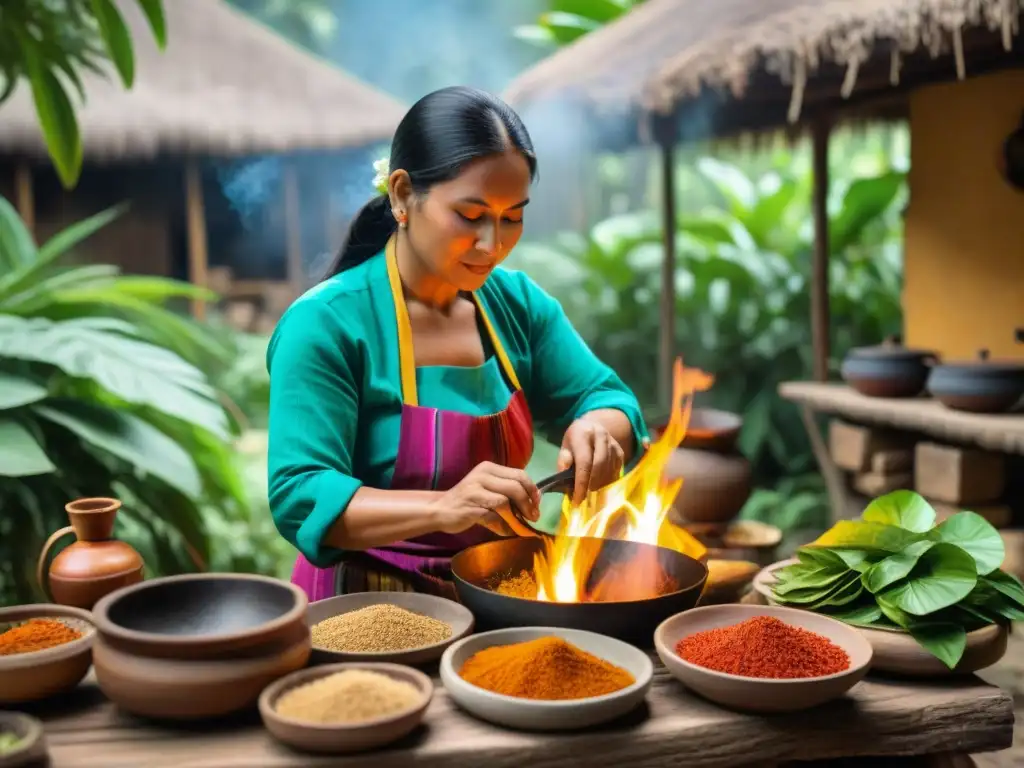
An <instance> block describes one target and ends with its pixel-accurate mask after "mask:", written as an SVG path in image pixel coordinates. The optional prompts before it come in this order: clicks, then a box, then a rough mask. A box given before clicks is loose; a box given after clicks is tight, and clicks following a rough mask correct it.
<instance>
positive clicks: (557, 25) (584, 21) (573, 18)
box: [539, 11, 601, 45]
mask: <svg viewBox="0 0 1024 768" xmlns="http://www.w3.org/2000/svg"><path fill="white" fill-rule="evenodd" d="M539 21H540V25H541V26H543V27H546V28H547V29H549V30H551V34H552V36H554V38H555V40H556V41H557V42H559V43H560V44H562V45H565V44H567V43H571V42H573V41H575V40H578V39H579V38H581V37H583V36H584V35H585V34H587V33H588V32H593V31H594V30H595V29H599V28H600V27H601V25H600V24H599V23H597V22H596V21H594V20H593V19H588V18H586V17H585V16H579V15H577V14H575V13H562V12H560V11H549V12H548V13H543V14H541V16H540V19H539Z"/></svg>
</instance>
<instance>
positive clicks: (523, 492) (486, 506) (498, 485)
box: [432, 461, 540, 533]
mask: <svg viewBox="0 0 1024 768" xmlns="http://www.w3.org/2000/svg"><path fill="white" fill-rule="evenodd" d="M539 505H540V491H538V490H537V486H536V485H535V484H534V482H533V481H532V480H531V479H530V478H529V477H528V476H527V475H526V473H525V472H524V471H523V470H521V469H512V468H510V467H503V466H501V465H500V464H493V463H491V462H489V461H485V462H483V463H481V464H477V465H476V466H475V467H474V468H473V470H472V471H471V472H470V473H469V474H468V475H466V476H465V477H464V478H463V479H462V481H461V482H460V483H459V484H458V485H456V486H455V487H454V488H452V489H451V490H449V491H446V492H445V493H444V495H442V496H441V497H440V498H439V499H438V500H437V501H436V502H434V504H433V505H432V506H433V509H434V513H435V514H436V516H437V530H439V531H442V532H443V533H462V532H463V531H465V530H467V529H469V528H471V527H472V526H474V525H477V524H481V523H484V522H486V518H488V517H491V516H494V515H497V514H500V512H501V511H502V509H503V508H504V509H506V510H507V509H509V508H512V509H514V510H515V512H517V513H518V514H519V515H520V516H521V517H522V518H523V519H524V520H528V521H530V522H535V521H536V520H537V519H538V518H539V517H540V507H539Z"/></svg>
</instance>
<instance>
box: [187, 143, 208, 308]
mask: <svg viewBox="0 0 1024 768" xmlns="http://www.w3.org/2000/svg"><path fill="white" fill-rule="evenodd" d="M185 207H186V219H187V226H188V277H189V280H190V281H191V282H192V284H193V285H198V286H200V287H202V288H206V287H207V286H208V284H209V274H208V273H209V267H210V259H209V244H208V243H207V239H206V214H205V211H204V208H203V175H202V171H201V170H200V168H199V161H198V160H196V159H195V158H189V159H188V161H187V163H186V165H185ZM192 315H193V317H195V318H196V319H197V320H205V319H206V302H205V301H204V300H203V299H193V300H192Z"/></svg>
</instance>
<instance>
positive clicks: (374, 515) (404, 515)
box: [324, 487, 442, 550]
mask: <svg viewBox="0 0 1024 768" xmlns="http://www.w3.org/2000/svg"><path fill="white" fill-rule="evenodd" d="M441 495H442V494H441V493H440V492H438V491H382V490H378V489H376V488H365V487H364V488H360V489H359V490H358V491H356V494H355V496H353V497H352V500H351V501H350V502H349V503H348V507H346V509H345V511H344V513H342V515H341V516H340V517H339V518H338V519H337V521H336V522H335V523H334V525H333V526H331V528H330V530H329V531H328V532H327V536H326V538H325V540H324V543H326V544H328V545H329V546H331V547H335V548H336V549H349V550H363V549H372V548H374V547H381V546H386V545H388V544H394V543H395V542H396V541H406V540H408V539H414V538H416V537H417V536H423V535H425V534H428V533H433V532H434V531H436V530H438V529H439V522H438V519H437V514H436V512H435V507H434V502H436V501H437V499H438V498H440V497H441Z"/></svg>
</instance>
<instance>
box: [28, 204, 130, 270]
mask: <svg viewBox="0 0 1024 768" xmlns="http://www.w3.org/2000/svg"><path fill="white" fill-rule="evenodd" d="M128 207H129V204H128V203H121V204H120V205H115V206H112V207H110V208H107V209H106V210H103V211H100V212H99V213H96V214H93V215H92V216H89V217H88V218H85V219H82V220H81V221H76V222H75V223H74V224H71V225H69V226H67V227H65V228H64V229H62V230H61V231H60V232H58V233H57V234H56V235H54V236H53V237H51V238H50V239H49V240H47V241H46V242H45V243H43V244H42V245H41V246H40V247H39V257H38V258H39V260H40V261H42V262H45V263H50V262H52V261H54V260H55V259H57V258H58V257H60V256H63V255H64V254H65V253H67V252H68V251H70V250H71V249H72V248H74V247H75V246H76V245H78V244H79V243H80V242H82V241H83V240H85V239H87V238H89V237H92V236H93V235H94V234H96V233H97V232H98V231H99V230H101V229H103V228H104V227H105V226H107V225H108V224H110V222H112V221H114V220H115V219H117V218H118V217H120V216H121V215H123V214H124V213H125V211H127V210H128Z"/></svg>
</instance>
